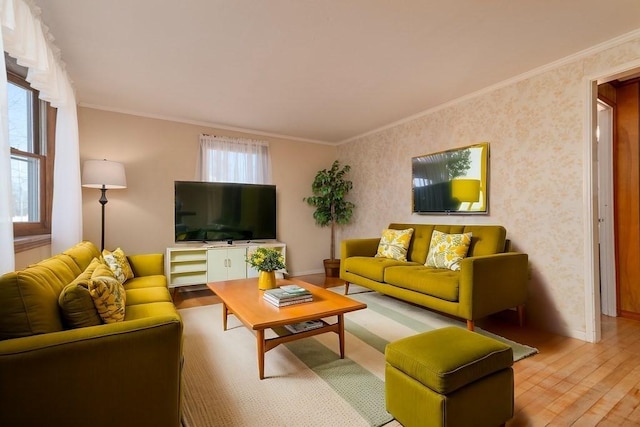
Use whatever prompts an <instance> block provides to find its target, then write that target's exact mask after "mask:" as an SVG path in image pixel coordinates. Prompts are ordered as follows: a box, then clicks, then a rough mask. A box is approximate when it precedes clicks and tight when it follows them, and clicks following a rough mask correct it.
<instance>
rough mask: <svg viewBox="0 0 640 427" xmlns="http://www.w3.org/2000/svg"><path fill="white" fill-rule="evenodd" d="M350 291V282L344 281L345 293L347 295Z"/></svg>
mask: <svg viewBox="0 0 640 427" xmlns="http://www.w3.org/2000/svg"><path fill="white" fill-rule="evenodd" d="M348 293H349V282H344V294H345V295H347V294H348Z"/></svg>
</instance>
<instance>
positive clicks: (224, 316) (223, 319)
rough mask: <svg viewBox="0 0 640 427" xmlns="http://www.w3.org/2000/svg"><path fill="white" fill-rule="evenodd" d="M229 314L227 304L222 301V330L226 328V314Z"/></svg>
mask: <svg viewBox="0 0 640 427" xmlns="http://www.w3.org/2000/svg"><path fill="white" fill-rule="evenodd" d="M228 315H229V311H228V309H227V304H225V303H222V330H223V331H226V330H227V316H228Z"/></svg>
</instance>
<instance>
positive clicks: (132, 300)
mask: <svg viewBox="0 0 640 427" xmlns="http://www.w3.org/2000/svg"><path fill="white" fill-rule="evenodd" d="M125 292H126V293H127V310H129V309H130V306H133V305H139V304H149V303H154V302H169V303H172V300H171V294H170V293H169V291H168V290H167V288H165V287H160V286H154V287H147V288H137V289H127V290H126V291H125Z"/></svg>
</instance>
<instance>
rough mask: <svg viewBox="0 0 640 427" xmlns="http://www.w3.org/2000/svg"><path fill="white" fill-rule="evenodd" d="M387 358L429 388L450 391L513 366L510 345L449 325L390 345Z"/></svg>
mask: <svg viewBox="0 0 640 427" xmlns="http://www.w3.org/2000/svg"><path fill="white" fill-rule="evenodd" d="M385 360H386V362H387V363H388V364H390V365H391V366H393V367H395V368H397V369H399V370H400V371H401V372H404V373H405V374H406V375H408V376H409V377H410V378H413V379H415V380H417V381H419V382H420V383H422V384H424V385H425V386H427V387H429V388H430V389H432V390H434V391H436V392H437V393H441V394H450V393H453V392H454V391H456V390H458V389H460V388H461V387H464V386H465V385H467V384H471V383H473V382H474V381H477V380H478V379H480V378H483V377H485V376H488V375H490V374H492V373H494V372H498V371H501V370H503V369H506V368H509V367H510V366H512V365H513V350H512V349H511V347H510V346H509V345H508V344H505V343H503V342H500V341H498V340H496V339H494V338H489V337H485V336H483V335H480V334H478V333H474V332H470V331H467V330H465V329H462V328H459V327H456V326H449V327H445V328H440V329H436V330H433V331H428V332H423V333H421V334H418V335H413V336H410V337H406V338H402V339H399V340H397V341H394V342H392V343H390V344H389V345H387V347H386V350H385Z"/></svg>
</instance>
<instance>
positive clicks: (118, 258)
mask: <svg viewBox="0 0 640 427" xmlns="http://www.w3.org/2000/svg"><path fill="white" fill-rule="evenodd" d="M102 257H103V258H104V260H105V262H106V263H107V265H108V266H109V268H111V271H113V274H114V275H115V276H116V279H118V280H119V281H120V283H124V282H125V281H126V280H127V279H133V270H131V266H130V265H129V261H128V260H127V256H126V255H125V254H124V251H123V250H122V249H120V248H118V249H116V250H115V251H113V252H110V251H108V250H106V249H105V250H103V251H102Z"/></svg>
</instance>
